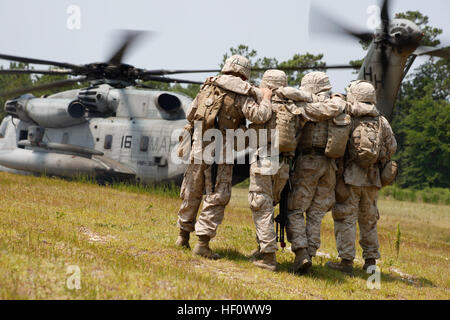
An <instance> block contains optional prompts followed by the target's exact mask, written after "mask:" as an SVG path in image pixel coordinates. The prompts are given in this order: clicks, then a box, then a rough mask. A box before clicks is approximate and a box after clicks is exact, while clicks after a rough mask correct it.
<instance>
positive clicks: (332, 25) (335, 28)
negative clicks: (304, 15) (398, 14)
mask: <svg viewBox="0 0 450 320" xmlns="http://www.w3.org/2000/svg"><path fill="white" fill-rule="evenodd" d="M309 32H310V33H322V34H327V35H340V36H350V37H353V38H357V39H359V40H361V41H370V40H372V38H373V33H371V32H367V31H361V30H352V29H350V28H349V27H347V26H344V25H343V24H342V23H341V22H339V21H337V20H336V18H334V17H331V16H330V15H328V14H326V13H324V12H322V11H321V10H320V9H318V8H317V7H316V6H314V5H311V9H310V14H309Z"/></svg>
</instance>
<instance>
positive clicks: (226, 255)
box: [214, 249, 250, 261]
mask: <svg viewBox="0 0 450 320" xmlns="http://www.w3.org/2000/svg"><path fill="white" fill-rule="evenodd" d="M214 252H216V253H217V254H219V255H220V257H221V258H222V259H227V260H231V261H250V258H249V257H248V256H246V255H244V254H242V253H240V252H239V251H237V250H234V249H216V250H214Z"/></svg>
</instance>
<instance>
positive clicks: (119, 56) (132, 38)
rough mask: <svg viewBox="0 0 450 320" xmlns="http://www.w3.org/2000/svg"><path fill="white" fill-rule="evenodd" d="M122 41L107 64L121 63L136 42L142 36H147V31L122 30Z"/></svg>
mask: <svg viewBox="0 0 450 320" xmlns="http://www.w3.org/2000/svg"><path fill="white" fill-rule="evenodd" d="M123 32H124V34H123V39H122V41H121V42H120V44H119V46H118V47H117V49H116V50H115V51H114V53H113V54H112V55H111V58H109V59H108V62H109V63H110V64H113V65H119V64H121V63H122V60H123V58H124V57H125V55H126V54H127V53H128V51H130V48H131V47H132V46H133V45H135V44H136V42H137V40H138V39H139V38H140V39H142V38H143V36H144V35H148V34H149V33H150V32H149V31H140V30H124V31H123Z"/></svg>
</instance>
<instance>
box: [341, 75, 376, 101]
mask: <svg viewBox="0 0 450 320" xmlns="http://www.w3.org/2000/svg"><path fill="white" fill-rule="evenodd" d="M346 90H347V101H348V102H365V103H372V104H376V103H377V95H376V90H375V87H374V86H373V84H372V83H370V82H369V81H365V80H357V81H352V82H351V83H350V85H349V86H348V87H347V88H346Z"/></svg>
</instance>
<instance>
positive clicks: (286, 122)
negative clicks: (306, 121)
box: [276, 103, 298, 153]
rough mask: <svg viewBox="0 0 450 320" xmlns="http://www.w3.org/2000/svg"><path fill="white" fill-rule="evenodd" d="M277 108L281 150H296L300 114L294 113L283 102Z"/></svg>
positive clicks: (277, 128)
mask: <svg viewBox="0 0 450 320" xmlns="http://www.w3.org/2000/svg"><path fill="white" fill-rule="evenodd" d="M276 109H277V110H276V130H278V143H279V145H278V148H279V151H280V152H286V153H290V152H295V149H296V148H297V131H298V116H297V115H295V114H293V113H292V112H291V111H290V110H289V108H288V106H287V105H286V104H283V103H279V104H278V106H277V108H276Z"/></svg>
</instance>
